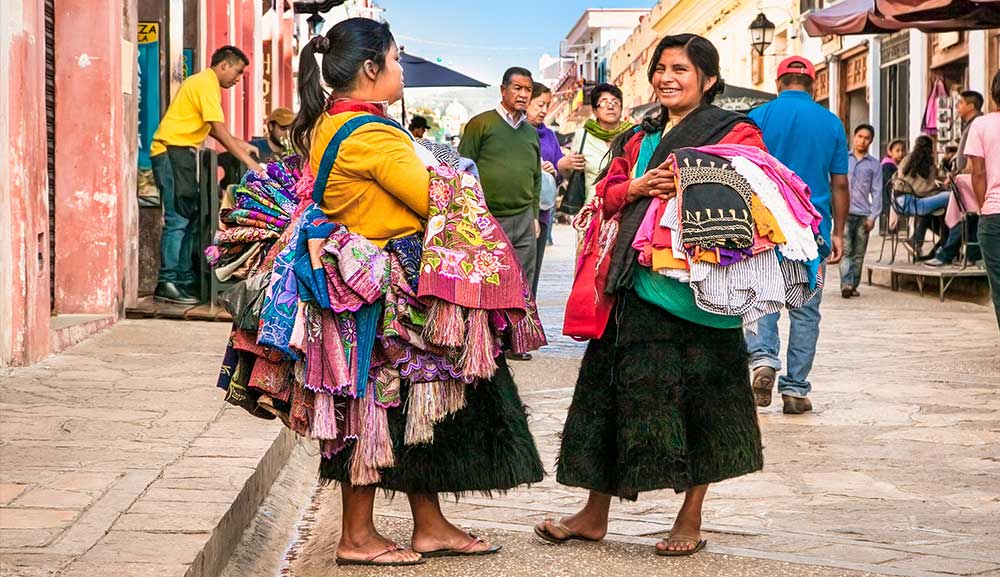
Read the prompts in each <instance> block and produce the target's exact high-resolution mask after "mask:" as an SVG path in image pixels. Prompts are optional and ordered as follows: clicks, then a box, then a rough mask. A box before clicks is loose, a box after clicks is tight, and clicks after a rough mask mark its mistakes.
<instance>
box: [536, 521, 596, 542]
mask: <svg viewBox="0 0 1000 577" xmlns="http://www.w3.org/2000/svg"><path fill="white" fill-rule="evenodd" d="M545 521H548V522H549V523H551V524H552V526H553V527H555V528H556V529H559V530H560V531H562V532H563V533H565V534H566V537H561V538H560V537H556V536H555V535H553V534H552V533H550V532H548V531H546V530H545V529H543V528H542V527H540V526H539V525H535V535H538V536H539V537H541V538H542V539H545V540H546V541H548V542H549V543H555V544H556V545H562V544H563V543H565V542H566V541H573V540H576V541H590V542H596V541H600V539H591V538H590V537H584V536H583V535H577V534H576V533H574V532H573V531H571V530H570V529H569V527H567V526H566V525H563V524H562V523H560V522H559V521H554V520H552V519H546V520H545ZM543 523H544V521H543Z"/></svg>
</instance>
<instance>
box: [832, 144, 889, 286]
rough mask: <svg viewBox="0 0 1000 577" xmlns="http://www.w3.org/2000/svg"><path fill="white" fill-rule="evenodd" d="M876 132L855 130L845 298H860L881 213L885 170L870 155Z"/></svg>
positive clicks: (843, 283) (842, 275) (842, 281)
mask: <svg viewBox="0 0 1000 577" xmlns="http://www.w3.org/2000/svg"><path fill="white" fill-rule="evenodd" d="M874 138H875V129H874V128H873V127H872V126H871V125H870V124H859V125H858V126H857V128H855V129H854V138H853V141H852V143H853V148H852V150H851V155H850V156H849V157H848V170H849V172H848V174H847V183H848V186H850V189H851V207H850V209H849V211H848V215H847V224H846V226H845V230H844V258H843V259H842V260H841V261H840V295H841V296H842V297H844V298H845V299H847V298H851V297H856V296H861V295H860V293H858V285H859V284H861V271H862V270H863V268H864V265H865V251H867V250H868V235H869V234H871V231H872V229H873V228H875V223H876V222H878V217H879V214H880V213H881V212H882V168H881V166H879V162H878V160H877V159H876V158H875V157H874V156H872V155H870V154H868V150H869V148H871V144H872V140H873V139H874Z"/></svg>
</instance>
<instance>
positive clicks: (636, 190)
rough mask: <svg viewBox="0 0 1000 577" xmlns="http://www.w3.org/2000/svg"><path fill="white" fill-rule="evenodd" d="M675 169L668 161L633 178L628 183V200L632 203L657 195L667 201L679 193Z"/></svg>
mask: <svg viewBox="0 0 1000 577" xmlns="http://www.w3.org/2000/svg"><path fill="white" fill-rule="evenodd" d="M676 188H677V184H676V181H675V180H674V171H673V170H671V169H670V167H669V165H668V163H667V162H666V161H664V162H663V164H661V165H660V166H657V167H656V168H653V169H651V170H648V171H646V174H644V175H642V176H641V177H639V178H633V179H632V181H631V182H630V183H629V185H628V193H627V195H626V201H627V202H628V203H629V204H631V203H633V202H635V201H637V200H639V199H640V198H644V197H652V196H655V197H657V198H659V199H660V200H662V201H664V202H666V201H668V200H670V199H671V198H673V197H674V196H675V195H676V194H677V190H676Z"/></svg>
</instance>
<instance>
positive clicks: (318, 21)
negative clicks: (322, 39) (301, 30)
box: [306, 12, 326, 37]
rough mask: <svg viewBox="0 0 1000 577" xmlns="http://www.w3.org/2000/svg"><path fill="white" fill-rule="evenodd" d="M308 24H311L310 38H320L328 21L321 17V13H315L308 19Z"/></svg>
mask: <svg viewBox="0 0 1000 577" xmlns="http://www.w3.org/2000/svg"><path fill="white" fill-rule="evenodd" d="M306 22H307V23H308V24H309V36H310V37H312V36H319V35H320V34H322V33H323V25H324V24H326V19H325V18H323V17H322V16H320V14H319V12H316V13H314V14H313V15H312V16H310V17H309V18H306Z"/></svg>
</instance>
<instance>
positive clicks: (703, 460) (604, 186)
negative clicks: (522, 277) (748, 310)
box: [535, 34, 764, 555]
mask: <svg viewBox="0 0 1000 577" xmlns="http://www.w3.org/2000/svg"><path fill="white" fill-rule="evenodd" d="M647 77H648V78H649V80H650V83H651V84H652V86H653V88H654V90H655V92H656V96H657V98H658V99H659V101H660V104H661V108H660V112H659V113H658V114H657V115H655V116H653V117H651V118H647V119H645V120H644V122H643V123H642V127H641V130H640V129H636V130H635V133H634V134H629V135H628V137H629V140H628V142H627V144H626V145H625V146H624V154H623V155H621V156H618V157H616V158H614V159H613V160H612V161H611V164H610V165H609V168H608V171H607V174H606V175H605V177H604V178H603V179H602V180H601V181H600V182H599V184H598V191H597V194H598V196H599V197H600V198H602V199H603V203H604V215H605V216H606V217H608V218H611V217H612V216H613V215H615V214H617V213H620V218H621V220H620V230H619V232H618V236H617V240H616V241H615V244H614V248H613V251H612V253H611V256H610V257H609V258H611V264H610V267H609V269H608V272H607V279H606V281H607V284H606V285H605V287H606V288H605V293H609V294H610V293H613V294H614V295H615V297H616V304H615V310H614V311H613V314H611V318H610V320H609V321H608V325H607V327H606V328H605V329H604V332H603V336H602V337H601V338H599V339H595V340H591V341H590V343H589V345H588V347H587V351H586V353H585V355H584V358H583V364H582V366H581V368H580V375H579V378H578V380H577V384H576V391H575V393H574V395H573V402H572V405H571V406H570V409H569V414H568V416H567V419H566V424H565V427H564V429H563V435H562V446H561V449H560V453H559V462H558V474H557V480H558V481H559V482H560V483H562V484H564V485H569V486H575V487H583V488H586V489H589V490H590V495H589V498H588V500H587V503H586V505H585V506H584V508H583V509H582V510H580V511H579V512H577V513H576V514H574V515H570V516H568V517H564V518H562V519H560V520H554V519H546V520H545V521H544V522H542V523H540V524H538V525H536V527H535V532H536V533H537V534H538V535H539V536H540V537H542V538H544V539H546V540H548V541H552V542H556V543H561V542H564V541H566V540H569V539H588V540H597V539H601V538H603V537H604V535H605V534H606V532H607V527H608V511H609V507H610V504H611V498H612V497H619V498H624V499H632V500H634V499H636V498H638V495H639V493H640V492H642V491H653V490H657V489H664V488H671V489H674V490H675V491H678V492H683V493H684V504H683V505H682V506H681V509H680V511H679V512H678V514H677V516H676V519H675V520H674V524H673V528H672V530H671V532H670V535H669V536H668V537H667V538H665V539H664V540H663V541H661V542H660V543H658V544H657V545H656V552H657V554H659V555H690V554H692V553H694V552H696V551H698V550H700V549H702V548H703V547H704V545H705V541H704V540H703V539H702V537H701V533H700V529H701V514H702V503H703V502H704V499H705V495H706V493H707V491H708V485H709V483H714V482H718V481H722V480H723V479H729V478H732V477H737V476H740V475H745V474H747V473H751V472H754V471H757V470H759V469H761V468H762V467H763V456H762V452H761V440H760V429H759V427H758V424H757V414H756V410H755V408H754V401H753V397H752V394H751V391H750V384H749V382H748V373H747V353H746V347H745V344H744V341H743V331H742V330H741V322H740V319H739V318H734V317H725V316H720V315H708V314H706V313H704V312H703V311H700V310H699V309H698V308H697V307H696V306H695V302H694V297H693V294H692V292H691V290H690V289H689V288H683V287H681V288H680V289H678V288H677V287H678V286H681V285H679V283H676V281H674V280H673V279H671V278H668V277H666V276H663V275H658V274H655V273H649V274H647V273H646V272H645V271H644V270H641V267H639V266H638V264H637V253H636V251H635V250H634V249H633V248H632V246H631V244H632V240H633V238H634V237H635V236H636V232H637V230H638V227H639V225H640V224H641V221H642V219H643V217H644V215H645V213H646V212H647V208H648V207H649V205H650V203H651V202H652V200H653V199H654V198H660V199H661V200H664V201H666V200H668V199H670V198H672V197H674V196H675V195H676V194H677V190H676V188H675V187H676V183H675V177H674V174H673V173H672V171H671V170H670V169H669V168H668V167H669V166H670V164H669V161H668V160H667V159H668V157H669V156H670V155H671V153H673V152H674V151H675V149H679V148H683V147H695V146H705V145H711V144H742V145H749V146H755V147H758V148H761V149H763V148H764V144H763V141H762V139H761V135H760V131H759V130H758V128H757V127H756V126H755V125H754V124H753V122H752V121H750V120H749V119H748V118H747V117H745V116H743V115H742V114H738V113H734V112H728V111H725V110H722V109H720V108H718V107H716V106H713V105H712V101H713V99H714V98H715V96H716V95H718V94H719V93H721V92H722V90H723V81H722V78H720V77H719V53H718V51H717V50H716V48H715V46H713V45H712V43H711V42H709V41H708V40H706V39H705V38H702V37H700V36H695V35H692V34H680V35H676V36H667V37H665V38H663V39H662V40H661V41H660V42H659V44H658V45H657V47H656V50H655V52H654V54H653V58H652V60H651V61H650V66H649V70H648V72H647ZM645 270H648V269H645ZM640 277H642V278H640ZM643 282H645V283H652V284H657V283H675V284H671V285H670V286H672V287H674V289H673V294H674V298H671V299H666V300H663V301H660V302H651V301H657V299H655V298H650V297H649V295H651V294H652V295H657V294H664V291H663V290H659V289H657V290H653V291H644V292H643V293H642V296H640V293H637V292H636V291H637V288H636V287H638V286H640V283H643ZM661 288H662V287H661ZM678 291H680V292H678ZM683 291H686V292H683ZM646 298H650V300H649V301H647V300H645V299H646ZM567 314H569V312H568V313H567Z"/></svg>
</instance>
